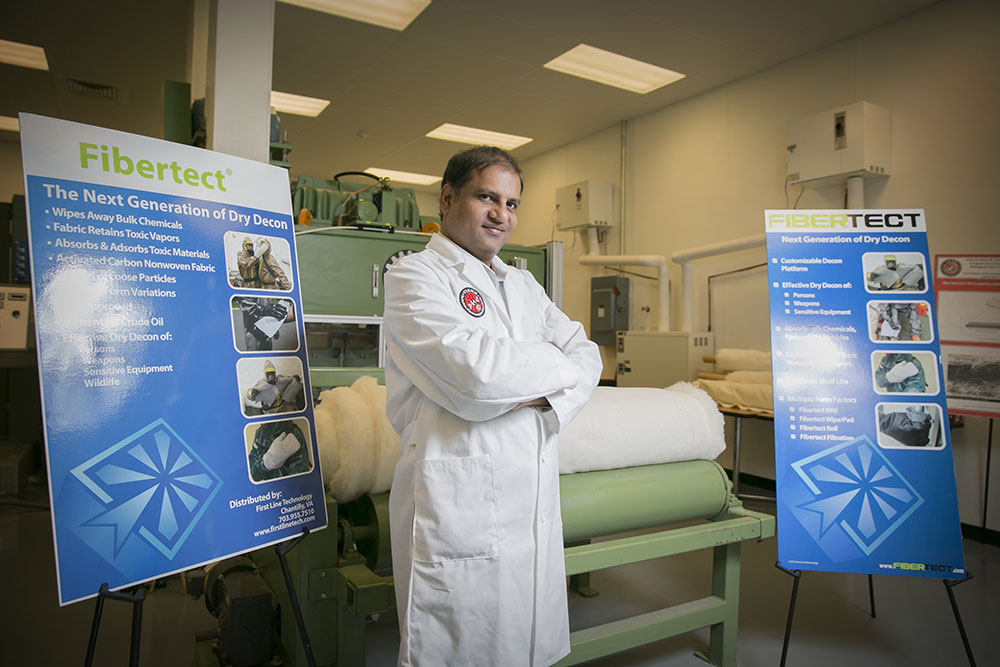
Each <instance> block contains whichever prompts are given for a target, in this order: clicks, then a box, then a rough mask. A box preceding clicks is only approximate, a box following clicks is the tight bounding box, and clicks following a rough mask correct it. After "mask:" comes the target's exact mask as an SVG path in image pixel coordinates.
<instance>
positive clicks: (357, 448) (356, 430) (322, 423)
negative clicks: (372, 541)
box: [314, 376, 399, 503]
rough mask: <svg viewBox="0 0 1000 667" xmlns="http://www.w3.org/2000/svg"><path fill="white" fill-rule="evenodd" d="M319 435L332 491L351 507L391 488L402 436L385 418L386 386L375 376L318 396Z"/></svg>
mask: <svg viewBox="0 0 1000 667" xmlns="http://www.w3.org/2000/svg"><path fill="white" fill-rule="evenodd" d="M319 401H320V402H319V405H318V406H316V410H315V411H314V412H315V415H316V436H317V444H318V445H319V460H320V466H321V467H322V469H323V482H324V484H325V485H326V489H327V491H329V493H330V495H331V496H333V497H334V498H335V499H336V500H337V501H338V502H341V503H346V502H350V501H351V500H354V499H355V498H357V497H358V496H360V495H362V494H364V493H382V492H383V491H388V490H389V486H390V485H391V484H392V473H393V470H394V469H395V467H396V461H397V460H398V459H399V436H398V435H396V433H395V432H394V431H393V430H392V426H391V425H390V424H389V420H388V418H386V416H385V387H382V386H379V384H378V382H377V381H376V380H375V378H373V377H368V376H363V377H360V378H358V379H357V380H356V381H355V382H354V384H353V385H351V386H350V387H335V388H333V389H328V390H326V391H324V392H323V393H321V394H320V395H319Z"/></svg>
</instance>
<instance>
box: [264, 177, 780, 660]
mask: <svg viewBox="0 0 1000 667" xmlns="http://www.w3.org/2000/svg"><path fill="white" fill-rule="evenodd" d="M304 202H308V200H307V199H305V195H302V199H301V202H298V201H297V203H296V206H297V207H298V206H299V205H302V203H304ZM314 205H315V204H314ZM397 210H401V211H404V213H406V214H407V215H410V216H411V217H412V212H411V211H410V209H408V208H406V207H397ZM295 212H296V214H297V213H298V210H296V211H295ZM428 238H429V236H428V235H426V234H419V233H414V232H408V231H405V230H404V229H398V228H397V229H395V231H393V232H389V231H375V230H374V229H370V228H369V229H352V228H347V227H336V226H333V225H332V224H330V222H323V221H321V220H316V218H314V225H313V226H296V246H297V256H298V265H299V280H300V285H301V294H302V303H303V311H304V312H303V320H304V321H305V324H306V340H307V347H308V348H309V354H310V361H309V367H310V376H311V384H312V385H313V393H314V394H318V389H322V388H327V387H333V386H342V385H349V384H351V383H352V382H353V381H354V380H355V379H356V378H357V377H359V376H360V375H372V376H375V377H376V378H377V379H378V380H379V381H380V382H384V373H383V371H382V368H381V367H380V366H381V356H378V359H377V362H376V363H371V362H372V361H373V358H372V356H371V354H367V355H366V354H357V355H351V354H348V353H347V351H346V347H347V343H345V344H344V351H342V352H341V353H340V356H339V357H338V356H336V355H330V354H327V355H326V356H325V357H323V358H320V357H321V355H320V354H319V353H317V355H316V356H314V355H313V346H312V345H310V342H312V339H311V338H310V336H311V335H313V336H316V335H319V334H317V333H315V332H314V333H313V334H310V325H311V324H313V325H322V324H323V323H324V322H331V321H338V320H342V321H344V322H346V323H348V324H350V323H352V322H353V323H355V324H356V325H357V326H358V327H361V328H367V327H368V326H373V327H377V328H378V330H379V331H380V330H381V316H382V311H383V303H384V302H383V291H382V278H383V275H384V272H385V270H386V269H387V267H388V266H390V265H391V263H392V262H393V261H394V260H395V259H396V258H398V257H399V256H400V255H402V254H407V253H409V252H416V251H419V250H421V249H422V248H423V246H424V245H425V244H426V242H427V240H428ZM500 256H501V258H502V259H504V261H507V262H508V263H516V264H518V265H520V266H522V267H525V268H527V269H528V270H530V271H531V272H532V274H533V275H534V276H535V278H536V279H537V280H538V281H539V283H541V284H543V285H544V284H545V277H546V265H545V251H544V250H542V249H539V248H527V247H523V246H506V247H505V248H504V250H503V251H501V253H500ZM377 340H378V346H379V348H381V345H382V339H381V333H379V335H378V336H377ZM317 349H318V346H317ZM378 354H379V355H381V350H379V353H378ZM331 360H333V361H331ZM664 437H665V438H669V437H670V436H669V434H664ZM730 486H731V485H730V483H729V481H728V478H727V477H726V475H725V472H724V471H723V470H722V468H721V467H720V466H719V465H718V464H716V463H714V462H711V461H690V462H683V463H673V464H664V465H658V466H643V467H638V468H626V469H620V470H608V471H598V472H588V473H578V474H574V475H564V476H562V477H561V479H560V487H561V493H562V514H563V526H564V537H565V540H566V543H567V547H566V552H565V557H566V570H567V574H568V575H571V577H572V578H571V583H572V585H573V586H574V587H575V588H576V589H578V590H579V591H580V592H581V593H584V594H586V590H587V589H586V584H587V583H588V582H587V577H588V573H590V572H593V571H597V570H601V569H605V568H610V567H615V566H618V565H625V564H629V563H636V562H640V561H645V560H650V559H655V558H662V557H665V556H670V555H675V554H680V553H686V552H690V551H696V550H703V549H712V550H713V569H712V590H711V595H710V596H708V597H706V598H703V599H700V600H695V601H692V602H687V603H684V604H680V605H676V606H673V607H670V608H667V609H663V610H659V611H655V612H652V613H648V614H643V615H641V616H637V617H634V618H630V619H625V620H620V621H616V622H613V623H609V624H606V625H601V626H597V627H593V628H587V629H584V630H579V631H577V632H574V633H573V634H572V636H571V643H572V651H571V653H570V655H569V656H567V657H566V658H565V659H563V661H562V662H560V663H559V664H560V665H572V664H577V663H580V662H583V661H586V660H592V659H594V658H598V657H601V656H605V655H610V654H613V653H617V652H620V651H624V650H626V649H629V648H632V647H636V646H640V645H643V644H648V643H650V642H653V641H657V640H659V639H664V638H667V637H671V636H675V635H678V634H682V633H686V632H689V631H691V630H694V629H697V628H702V627H711V635H710V646H709V653H708V655H707V656H706V659H707V660H708V661H709V662H711V663H712V664H715V665H720V666H723V667H735V665H736V634H737V622H738V605H739V569H740V542H741V541H742V540H747V539H758V540H759V539H763V538H767V537H770V536H772V535H774V525H775V522H774V517H773V516H771V515H768V514H761V513H757V512H752V511H749V510H746V509H744V508H743V506H742V503H741V502H740V501H739V500H738V499H737V498H736V497H735V496H733V495H732V494H731V493H730ZM327 513H328V516H329V517H330V526H329V527H328V528H327V529H326V530H324V531H320V532H318V533H314V534H311V535H309V536H308V537H307V538H306V539H305V540H303V541H302V542H301V543H300V544H299V545H298V546H297V547H296V548H295V549H293V550H291V551H290V552H289V553H288V555H287V561H288V564H289V566H290V569H291V573H292V580H293V585H294V587H295V590H296V595H297V597H298V600H299V603H300V606H301V609H302V613H303V617H304V619H305V623H306V627H307V630H308V633H309V638H310V642H311V647H312V651H313V654H314V656H315V659H316V664H318V665H336V666H337V667H360V666H362V665H364V664H365V639H364V628H365V619H366V618H367V617H369V616H372V615H377V614H382V613H386V612H393V610H394V607H395V599H394V593H393V579H392V573H391V558H390V555H389V521H388V494H387V493H384V494H378V495H366V496H362V497H361V498H359V499H358V500H355V501H353V502H351V503H347V504H342V505H339V504H338V503H337V502H336V501H334V500H333V499H331V498H328V499H327ZM692 522H697V523H692ZM679 523H680V524H681V525H679V526H678V524H679ZM640 529H643V530H644V532H643V534H640V535H631V536H626V537H614V536H615V535H616V534H620V533H625V532H629V531H636V530H640ZM609 536H611V537H609ZM596 537H601V538H602V539H601V541H592V540H593V539H594V538H596ZM252 557H253V559H254V561H255V562H256V563H257V565H258V567H259V568H260V571H261V573H262V575H263V576H264V578H265V580H267V581H268V582H270V584H271V588H272V589H273V591H274V595H275V597H276V599H277V602H278V604H279V607H280V616H279V620H278V629H279V633H280V637H281V641H282V645H283V647H284V649H285V651H286V653H287V655H286V658H287V662H286V664H291V665H298V666H303V665H307V664H308V661H307V658H306V655H305V653H304V650H303V647H302V643H301V642H300V641H299V638H298V632H297V629H296V624H295V618H294V615H293V612H292V606H291V601H290V598H289V596H288V592H287V590H286V588H285V585H284V579H283V575H282V572H281V569H280V566H279V563H278V560H277V557H276V556H275V554H274V550H273V549H263V550H260V551H258V552H255V553H254V554H253V556H252ZM393 613H394V612H393Z"/></svg>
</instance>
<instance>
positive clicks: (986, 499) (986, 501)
mask: <svg viewBox="0 0 1000 667" xmlns="http://www.w3.org/2000/svg"><path fill="white" fill-rule="evenodd" d="M987 428H988V430H987V431H986V432H987V434H988V435H987V436H986V480H985V483H984V486H983V538H982V539H983V540H984V541H985V540H986V509H987V508H988V507H989V506H990V459H991V458H992V457H993V418H992V417H990V425H989V426H988V427H987Z"/></svg>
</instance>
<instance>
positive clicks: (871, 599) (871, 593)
mask: <svg viewBox="0 0 1000 667" xmlns="http://www.w3.org/2000/svg"><path fill="white" fill-rule="evenodd" d="M868 606H869V607H870V608H871V610H872V618H875V584H874V583H872V575H870V574H869V575H868Z"/></svg>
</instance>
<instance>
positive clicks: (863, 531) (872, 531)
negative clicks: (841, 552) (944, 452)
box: [792, 436, 924, 555]
mask: <svg viewBox="0 0 1000 667" xmlns="http://www.w3.org/2000/svg"><path fill="white" fill-rule="evenodd" d="M792 468H793V469H794V470H795V472H796V473H797V474H798V475H799V477H801V478H802V481H803V482H805V484H806V486H807V487H808V488H809V490H810V491H811V492H812V494H813V495H814V496H815V499H813V500H810V501H808V502H805V503H801V504H799V505H798V506H797V507H798V508H799V509H800V510H805V511H807V512H815V513H816V514H819V515H820V520H819V523H818V525H815V527H814V528H813V529H812V530H811V531H810V532H812V533H814V534H813V535H812V537H813V539H815V540H816V541H817V542H820V540H821V539H822V537H823V536H824V535H826V533H827V532H828V531H830V530H831V529H834V528H839V529H841V530H843V531H844V533H846V534H847V536H848V537H849V538H850V539H851V541H852V542H854V544H856V545H857V546H858V548H859V549H861V550H862V551H863V552H864V553H865V555H870V554H871V553H872V552H873V551H874V550H875V549H876V548H877V547H878V546H879V545H880V544H882V542H884V541H885V540H886V538H888V537H889V535H891V534H892V533H893V532H894V531H895V530H896V529H897V528H899V527H900V526H901V525H902V524H903V523H904V522H905V521H906V519H907V518H908V517H909V516H910V515H911V514H913V513H914V512H915V511H916V510H917V508H918V507H920V505H922V504H923V502H924V499H923V498H922V497H921V496H920V494H919V493H917V491H916V489H914V488H913V487H912V486H911V485H910V483H909V482H907V481H906V479H904V478H903V476H902V475H901V474H900V473H899V471H898V470H896V468H895V467H894V466H893V465H892V464H891V463H890V462H889V460H888V459H887V458H886V457H885V455H884V454H883V453H882V452H881V451H880V450H879V448H878V447H875V446H873V445H872V443H871V441H870V440H869V439H868V438H867V437H864V436H862V437H861V438H858V439H856V440H853V441H851V442H848V443H844V444H840V445H837V446H835V447H832V448H830V449H827V450H824V451H822V452H818V453H817V454H813V455H812V456H808V457H806V458H804V459H801V460H800V461H797V462H795V463H793V464H792Z"/></svg>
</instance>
